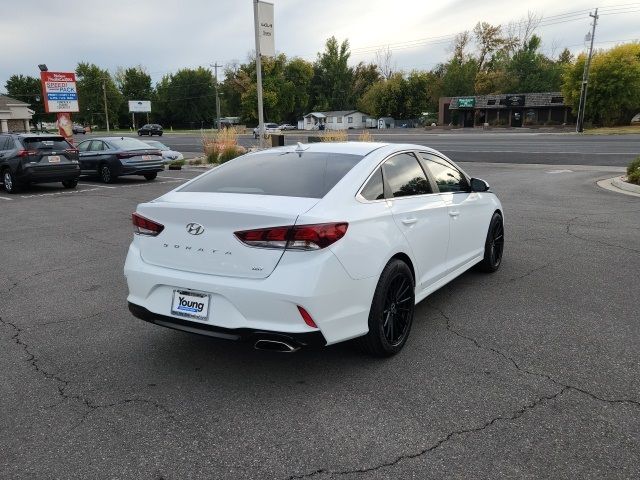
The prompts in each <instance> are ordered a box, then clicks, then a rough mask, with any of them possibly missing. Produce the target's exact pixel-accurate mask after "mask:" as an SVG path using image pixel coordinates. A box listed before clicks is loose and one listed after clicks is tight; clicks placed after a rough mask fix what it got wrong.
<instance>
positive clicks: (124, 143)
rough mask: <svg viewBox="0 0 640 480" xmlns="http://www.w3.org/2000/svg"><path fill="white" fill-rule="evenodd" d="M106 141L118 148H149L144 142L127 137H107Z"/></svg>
mask: <svg viewBox="0 0 640 480" xmlns="http://www.w3.org/2000/svg"><path fill="white" fill-rule="evenodd" d="M108 143H109V144H111V145H113V146H114V147H116V148H117V149H119V150H149V148H150V147H149V145H147V144H146V143H144V142H141V141H140V140H138V139H136V138H128V137H123V138H113V139H109V140H108Z"/></svg>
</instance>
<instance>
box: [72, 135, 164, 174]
mask: <svg viewBox="0 0 640 480" xmlns="http://www.w3.org/2000/svg"><path fill="white" fill-rule="evenodd" d="M78 150H79V151H80V168H81V171H82V175H96V174H97V175H98V176H99V177H100V179H101V180H102V181H103V182H104V183H111V182H113V181H114V180H115V179H116V178H117V177H119V176H121V175H142V176H144V178H146V179H147V180H153V179H154V178H156V176H157V175H158V172H161V171H163V170H164V163H163V161H162V152H160V150H158V149H157V148H153V147H150V146H149V145H147V144H146V143H144V142H142V141H141V140H138V139H137V138H130V137H100V138H93V139H91V140H85V141H84V142H80V143H79V144H78Z"/></svg>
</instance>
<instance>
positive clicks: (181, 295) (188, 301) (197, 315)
mask: <svg viewBox="0 0 640 480" xmlns="http://www.w3.org/2000/svg"><path fill="white" fill-rule="evenodd" d="M210 300H211V296H210V295H206V294H203V293H195V292H189V291H185V290H174V291H173V302H172V304H171V313H172V314H173V315H178V316H180V317H186V318H194V319H196V320H207V319H208V317H209V301H210Z"/></svg>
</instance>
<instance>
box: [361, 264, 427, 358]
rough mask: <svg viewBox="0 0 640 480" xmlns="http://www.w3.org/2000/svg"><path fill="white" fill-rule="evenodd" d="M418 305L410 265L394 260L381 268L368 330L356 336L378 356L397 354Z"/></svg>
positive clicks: (365, 350)
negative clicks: (361, 335)
mask: <svg viewBox="0 0 640 480" xmlns="http://www.w3.org/2000/svg"><path fill="white" fill-rule="evenodd" d="M414 307H415V282H414V279H413V274H412V272H411V269H410V268H409V267H408V265H407V264H406V263H405V262H403V261H402V260H399V259H392V260H391V261H390V262H389V263H388V264H387V265H386V267H385V268H384V270H383V271H382V274H381V275H380V280H378V285H377V286H376V291H375V294H374V296H373V301H372V303H371V310H370V311H369V332H368V333H367V334H366V335H364V336H363V337H360V338H357V339H355V341H354V342H355V344H356V346H357V347H358V348H360V349H361V350H362V351H364V352H366V353H368V354H370V355H374V356H377V357H388V356H391V355H395V354H396V353H398V352H399V351H400V350H401V349H402V347H403V346H404V344H405V343H406V341H407V338H408V337H409V332H410V331H411V324H412V323H413V314H414Z"/></svg>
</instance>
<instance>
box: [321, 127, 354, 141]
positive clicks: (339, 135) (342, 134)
mask: <svg viewBox="0 0 640 480" xmlns="http://www.w3.org/2000/svg"><path fill="white" fill-rule="evenodd" d="M320 138H321V139H322V141H323V142H346V141H347V140H348V139H349V137H348V135H347V132H346V131H345V130H325V131H324V133H323V134H322V135H321V136H320Z"/></svg>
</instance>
